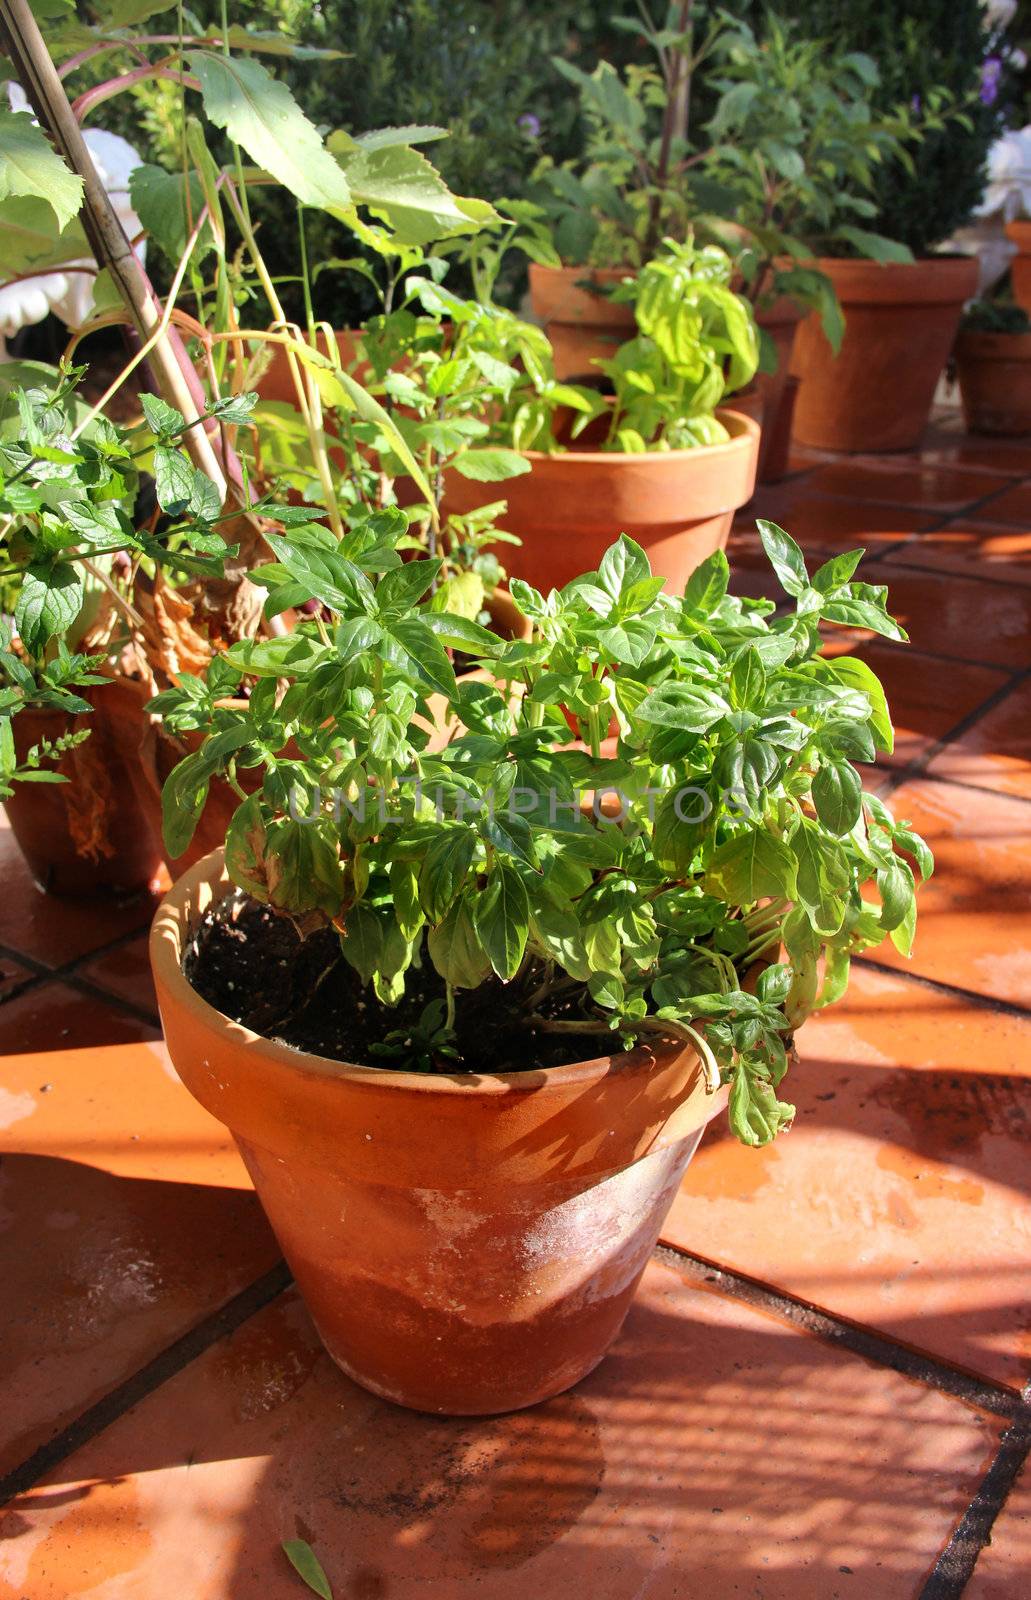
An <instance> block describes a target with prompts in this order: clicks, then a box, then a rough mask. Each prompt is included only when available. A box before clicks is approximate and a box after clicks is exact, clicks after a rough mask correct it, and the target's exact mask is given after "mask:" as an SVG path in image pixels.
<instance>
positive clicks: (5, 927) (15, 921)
mask: <svg viewBox="0 0 1031 1600" xmlns="http://www.w3.org/2000/svg"><path fill="white" fill-rule="evenodd" d="M0 883H2V884H3V893H2V894H0V945H6V946H7V948H8V949H9V950H15V951H20V952H22V953H23V954H25V955H30V956H32V957H33V959H34V960H36V961H41V962H42V963H43V964H44V965H45V966H48V967H62V966H65V965H66V964H67V963H68V962H70V961H77V960H78V959H79V958H80V957H81V956H84V955H89V954H90V953H91V952H92V951H94V950H99V949H100V948H101V947H102V946H103V945H106V944H110V943H111V941H112V940H113V939H118V938H120V937H122V935H124V934H127V933H132V932H133V931H134V930H135V929H137V928H139V929H142V928H146V927H147V926H149V923H150V919H151V917H152V916H153V914H154V908H155V906H156V904H157V900H156V899H155V898H152V897H151V896H149V895H147V894H138V895H133V896H131V897H129V898H128V899H125V900H121V899H118V898H115V897H112V898H111V899H109V900H108V899H105V900H75V899H71V898H69V897H64V896H59V895H50V894H44V893H43V891H42V889H40V888H39V887H38V885H37V884H36V883H35V882H34V881H33V878H32V874H31V873H30V872H29V869H28V867H27V866H26V865H25V860H24V857H23V856H22V853H21V851H20V850H19V849H18V846H17V844H16V843H15V840H14V835H13V834H12V832H11V829H10V826H9V824H8V822H7V818H6V817H5V816H4V814H3V809H2V808H0Z"/></svg>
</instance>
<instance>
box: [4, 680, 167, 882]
mask: <svg viewBox="0 0 1031 1600" xmlns="http://www.w3.org/2000/svg"><path fill="white" fill-rule="evenodd" d="M83 698H84V699H88V700H89V701H90V703H91V704H92V706H93V708H94V709H93V711H92V712H90V713H83V714H82V715H81V716H79V717H74V718H73V717H69V716H68V714H67V713H66V712H63V711H54V710H47V709H37V708H29V709H28V710H26V711H22V712H19V714H18V715H17V716H16V717H15V718H14V720H13V722H12V725H11V726H12V729H13V732H14V743H15V750H16V751H17V754H18V757H19V759H20V760H23V759H24V757H25V755H26V753H27V752H28V750H29V749H31V747H32V746H33V745H35V744H38V743H39V741H40V740H41V739H57V738H59V737H60V736H61V735H62V734H66V733H69V732H71V731H73V730H75V731H77V730H79V729H84V728H88V729H89V735H90V736H89V738H88V739H86V740H84V741H83V743H82V744H80V745H76V746H75V748H74V749H72V750H69V751H68V753H67V754H66V755H64V756H63V757H62V758H61V760H60V761H59V762H58V763H57V766H56V769H54V770H56V771H58V772H61V773H63V774H64V776H65V777H66V778H67V779H68V782H67V783H16V784H15V786H14V793H13V795H12V796H11V797H10V799H9V800H6V801H5V802H4V805H5V809H6V811H7V815H8V818H9V820H10V824H11V831H12V832H13V834H14V836H15V838H16V839H17V841H18V844H19V846H20V848H21V851H22V854H23V855H24V857H25V859H26V861H27V862H28V865H29V869H30V871H31V872H32V875H33V877H34V878H35V879H36V881H37V883H39V885H40V887H41V888H43V889H48V890H51V891H52V892H53V893H55V894H67V895H97V894H125V893H130V892H133V891H135V890H138V889H143V888H146V887H147V885H148V884H151V883H154V882H157V881H159V880H160V878H161V874H162V855H161V848H160V844H159V835H156V834H155V833H154V832H153V830H152V829H151V827H150V826H149V825H148V820H147V817H146V815H145V814H144V813H143V812H142V811H141V808H140V805H139V802H138V799H137V792H136V784H135V765H136V758H137V749H138V730H139V728H140V727H141V725H142V724H143V722H144V721H145V718H144V714H143V706H144V703H145V701H146V699H147V690H146V688H145V686H144V685H143V684H142V683H137V682H135V681H133V680H132V679H130V678H112V679H111V680H110V682H108V683H104V684H98V685H95V686H94V687H91V688H88V689H86V690H84V691H83ZM165 881H166V882H167V879H166V880H165Z"/></svg>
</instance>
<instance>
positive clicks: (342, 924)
mask: <svg viewBox="0 0 1031 1600" xmlns="http://www.w3.org/2000/svg"><path fill="white" fill-rule="evenodd" d="M760 527H761V531H762V538H763V542H764V544H765V546H766V549H767V552H768V554H769V555H770V558H771V560H772V562H773V564H774V567H775V569H776V571H777V573H778V574H779V576H780V578H781V581H782V583H783V584H784V585H785V587H786V590H787V592H788V594H789V595H790V596H791V597H792V598H793V600H794V610H793V611H792V612H791V613H790V614H787V613H785V614H778V612H777V608H776V607H775V605H774V603H773V602H772V601H754V600H741V599H734V598H731V597H730V596H729V595H728V594H727V579H728V568H727V562H726V558H725V556H724V555H723V554H722V552H716V553H714V554H713V555H712V556H711V557H710V558H709V559H708V561H707V562H706V563H705V565H704V567H703V568H701V569H699V571H698V572H697V573H696V574H695V575H694V577H693V578H692V580H691V582H690V584H689V585H688V588H687V591H686V593H685V595H683V596H682V597H681V596H676V597H675V596H672V595H669V594H666V593H664V592H663V591H662V589H661V580H660V579H658V578H657V577H653V576H652V575H651V573H650V570H649V566H648V562H647V558H646V557H645V555H644V552H643V551H642V550H641V548H640V547H639V546H638V545H636V544H635V543H634V542H633V541H632V540H630V539H627V538H625V537H624V538H621V539H620V540H619V541H618V542H617V543H616V544H615V545H614V546H613V547H612V548H611V549H610V550H609V551H607V552H606V553H605V555H604V557H603V559H602V561H601V563H600V565H599V567H598V570H597V571H596V572H591V573H589V574H586V575H585V576H583V577H582V578H580V579H578V580H577V581H575V582H573V583H572V584H570V585H568V586H566V587H565V588H564V589H563V590H561V591H553V592H552V593H550V594H549V595H546V596H545V595H543V594H541V593H540V592H539V591H537V590H535V589H533V588H531V587H530V586H529V585H527V584H523V583H521V582H519V581H518V580H516V581H515V582H514V583H513V594H514V597H515V599H516V601H517V604H518V605H519V606H520V607H521V608H522V610H523V612H524V614H525V616H526V617H527V618H528V620H529V621H530V622H531V623H532V627H533V632H532V636H531V638H530V640H529V641H528V642H517V643H512V644H502V643H501V642H500V641H498V640H497V639H496V638H493V637H492V636H491V635H490V634H489V633H487V632H486V631H485V630H482V629H479V628H478V627H477V625H476V624H474V623H470V622H469V621H468V620H466V619H462V618H458V617H451V616H447V615H444V614H441V613H440V612H436V611H434V610H433V608H432V605H431V604H428V603H427V595H428V593H429V590H430V588H431V585H432V582H433V580H434V578H435V576H436V575H437V572H438V563H437V562H436V561H435V560H420V561H416V562H412V563H407V564H405V565H402V566H394V567H391V568H389V569H388V570H386V571H382V570H381V568H380V560H379V557H378V555H376V554H375V553H374V548H363V547H362V546H361V544H355V545H353V546H352V548H351V551H350V555H349V556H348V557H345V556H343V555H342V554H341V553H340V552H339V550H338V549H337V548H336V546H335V543H334V541H333V538H332V534H331V533H330V531H329V530H328V529H323V530H322V532H321V534H320V533H318V532H317V531H316V530H315V529H314V528H308V529H306V530H304V532H303V534H298V533H297V532H296V531H294V530H288V531H287V532H286V533H284V534H282V535H271V536H270V543H271V544H272V547H273V550H274V552H275V555H276V558H277V559H276V565H275V567H271V568H267V569H263V572H262V576H263V578H265V579H266V580H267V581H268V582H269V583H270V584H271V586H272V592H273V594H275V592H276V591H277V589H279V588H281V587H284V586H290V587H303V588H307V589H308V590H309V592H310V594H311V596H312V598H314V599H316V600H318V602H319V603H320V605H321V606H324V607H325V608H327V611H328V617H327V619H326V620H325V622H323V624H322V625H321V626H319V625H318V624H317V623H315V622H312V621H305V622H302V623H301V624H300V625H299V627H298V629H297V630H296V632H295V634H294V635H293V636H292V637H290V638H284V639H277V640H271V641H267V642H257V643H241V644H239V645H235V646H234V647H233V648H232V650H231V651H230V652H229V654H228V656H227V658H226V660H225V663H224V667H223V666H220V668H219V675H218V677H217V680H216V681H215V682H214V683H212V684H210V685H209V686H208V690H207V694H206V698H205V699H204V702H203V710H204V713H205V720H204V727H203V735H204V737H203V740H202V743H201V744H200V747H199V749H198V750H197V751H196V752H195V753H194V754H193V755H191V756H190V757H188V758H187V759H186V760H185V761H184V762H183V763H182V764H181V766H180V767H179V768H178V769H177V770H176V771H175V772H174V773H173V774H172V776H171V778H170V779H169V782H168V785H167V786H166V810H165V816H166V828H167V830H168V832H169V835H170V837H169V840H168V844H169V849H170V850H172V851H173V852H175V853H177V852H178V851H179V849H180V848H181V846H182V843H183V841H184V839H185V838H186V837H188V834H189V830H190V828H191V827H192V826H193V820H194V818H195V817H196V816H197V815H198V813H199V810H200V807H201V805H202V804H203V795H204V789H205V786H206V784H207V782H208V781H209V780H210V778H211V776H212V775H213V774H218V773H223V774H225V775H226V776H227V777H230V778H234V776H235V775H236V774H238V773H239V772H240V770H241V768H244V767H246V768H249V769H253V770H255V771H256V774H257V777H258V781H259V787H257V788H256V790H255V792H254V793H252V794H251V795H249V796H248V797H246V798H242V799H241V804H240V806H239V809H238V810H237V812H236V815H235V817H234V818H233V821H232V824H231V826H230V828H229V830H228V834H227V838H226V844H225V850H224V852H223V851H218V852H216V853H215V854H213V855H212V856H210V857H208V858H206V859H205V860H204V861H202V862H200V863H198V865H197V866H196V867H194V868H193V869H191V871H190V872H188V873H187V874H186V875H185V876H184V877H183V878H182V879H180V881H179V883H178V884H177V885H176V886H175V888H174V889H173V890H172V892H171V893H170V894H169V895H168V896H167V897H166V900H165V902H164V904H163V906H162V908H161V909H160V911H159V913H158V916H157V918H156V921H155V924H154V929H153V933H152V943H151V950H152V960H153V967H154V974H155V981H156V983H157V989H158V997H159V1003H160V1007H161V1013H162V1018H163V1023H164V1028H165V1034H166V1038H167V1041H168V1047H169V1050H170V1052H171V1056H172V1059H173V1061H174V1062H175V1065H176V1068H177V1070H178V1072H179V1074H180V1075H181V1077H182V1078H183V1081H184V1082H185V1083H186V1085H187V1087H188V1088H189V1089H190V1090H191V1092H192V1093H194V1094H195V1095H196V1096H197V1097H198V1098H199V1099H200V1101H201V1102H202V1104H204V1105H205V1106H206V1107H207V1108H208V1110H210V1111H211V1112H212V1113H213V1114H214V1115H215V1116H216V1117H219V1118H221V1119H222V1120H223V1121H224V1122H225V1123H227V1125H228V1126H229V1127H230V1128H231V1129H232V1131H233V1133H234V1136H235V1138H236V1140H237V1142H238V1144H239V1147H240V1150H241V1152H242V1154H243V1157H244V1159H245V1161H246V1162H247V1165H248V1169H249V1171H250V1173H251V1176H252V1177H253V1179H254V1181H255V1184H256V1187H257V1189H258V1192H259V1195H260V1196H261V1199H262V1203H263V1205H264V1206H265V1208H266V1211H267V1212H268V1215H269V1217H270V1220H271V1222H272V1225H273V1227H274V1228H275V1230H276V1232H277V1235H278V1237H279V1239H280V1242H281V1244H282V1246H283V1249H284V1251H285V1254H286V1256H287V1258H288V1260H289V1261H290V1263H291V1266H292V1268H293V1270H294V1272H295V1274H296V1276H297V1280H298V1283H299V1285H300V1287H301V1290H302V1293H303V1294H304V1295H305V1297H306V1299H307V1302H308V1305H309V1308H310V1309H311V1311H312V1314H313V1316H314V1318H315V1321H316V1323H317V1325H318V1327H319V1330H320V1333H321V1335H322V1338H323V1340H324V1341H325V1343H326V1346H327V1348H328V1350H329V1351H330V1353H331V1355H332V1356H333V1358H334V1359H335V1360H336V1361H337V1362H338V1363H339V1365H340V1366H342V1367H343V1369H344V1370H345V1371H346V1372H347V1373H349V1374H350V1375H351V1376H352V1377H354V1378H356V1379H357V1380H358V1381H359V1382H360V1383H363V1384H364V1385H366V1386H367V1387H368V1388H371V1389H372V1390H373V1391H374V1392H376V1393H378V1394H381V1395H384V1396H386V1397H388V1398H389V1399H391V1400H394V1401H397V1402H399V1403H400V1404H403V1405H408V1406H413V1407H415V1408H416V1409H421V1410H427V1411H439V1412H449V1413H489V1412H497V1411H506V1410H510V1409H512V1408H514V1407H518V1406H524V1405H530V1404H532V1403H534V1402H535V1401H538V1400H541V1399H544V1398H546V1397H547V1396H549V1395H553V1394H556V1393H558V1392H560V1391H561V1390H563V1389H565V1388H567V1387H568V1386H569V1385H570V1384H572V1383H575V1382H576V1381H577V1379H578V1378H580V1377H582V1376H583V1375H584V1374H585V1373H586V1372H588V1371H590V1369H591V1368H592V1367H593V1366H594V1365H595V1364H596V1362H597V1361H598V1360H600V1359H601V1357H602V1355H603V1354H604V1352H605V1349H606V1348H607V1346H608V1344H609V1342H610V1341H611V1340H612V1338H613V1337H614V1336H615V1334H616V1332H617V1331H618V1329H619V1326H620V1324H621V1322H622V1319H623V1316H624V1314H625V1312H626V1309H627V1306H628V1304H629V1301H630V1298H631V1297H632V1295H633V1292H634V1288H635V1286H636V1283H637V1280H638V1278H639V1276H640V1273H641V1271H642V1270H643V1268H644V1265H645V1262H646V1261H647V1258H648V1255H649V1253H650V1251H651V1249H652V1247H653V1245H654V1242H655V1239H656V1236H657V1233H658V1230H659V1227H660V1226H661V1222H662V1219H663V1217H664V1215H665V1212H666V1210H667V1208H668V1206H669V1204H670V1203H671V1201H672V1198H673V1195H674V1193H675V1191H676V1187H677V1184H678V1182H679V1179H680V1175H681V1173H682V1171H683V1169H684V1166H685V1165H686V1162H687V1161H688V1159H689V1157H690V1155H691V1153H692V1151H693V1150H694V1148H695V1145H696V1144H697V1141H698V1138H699V1136H700V1133H701V1130H702V1128H703V1126H704V1124H705V1123H706V1122H707V1121H708V1120H709V1118H710V1117H711V1116H712V1115H713V1114H714V1112H715V1111H716V1110H717V1109H718V1108H719V1107H720V1106H721V1105H722V1103H723V1100H724V1095H725V1093H726V1094H729V1114H730V1123H731V1127H732V1129H733V1131H734V1133H735V1134H736V1135H737V1137H738V1138H740V1139H742V1140H743V1141H744V1142H745V1143H746V1144H752V1145H757V1144H764V1143H766V1142H767V1141H768V1140H769V1139H771V1138H773V1137H774V1135H775V1134H776V1133H777V1132H778V1130H780V1129H782V1128H784V1127H785V1126H787V1125H788V1124H789V1122H790V1120H791V1116H792V1108H791V1107H790V1105H789V1104H787V1103H786V1102H784V1101H782V1100H780V1099H779V1098H778V1090H779V1087H780V1085H781V1082H782V1079H783V1076H784V1072H785V1069H786V1067H787V1064H788V1056H789V1044H790V1036H791V1032H792V1030H793V1029H794V1028H796V1027H797V1026H798V1025H799V1024H800V1023H801V1021H802V1020H803V1019H804V1017H805V1016H806V1015H807V1014H808V1013H809V1012H810V1011H811V1010H812V1009H813V1008H814V1007H815V1006H820V1005H824V1004H828V1003H830V1002H831V1001H833V1000H834V999H835V998H837V997H839V996H840V995H841V994H842V993H843V991H844V988H845V985H846V982H847V975H848V966H849V959H850V956H851V954H852V953H853V952H855V951H857V950H862V949H864V948H868V947H870V946H872V945H875V944H877V943H879V942H880V940H881V939H882V938H884V937H885V935H889V936H890V937H891V938H892V939H893V940H894V942H895V944H896V945H897V946H898V948H899V949H900V950H902V951H908V950H909V948H910V945H911V943H912V937H913V927H914V876H913V871H912V870H911V867H910V865H909V862H910V860H913V861H915V862H916V863H917V864H918V866H919V869H920V871H921V873H922V874H923V875H926V874H927V873H928V872H929V871H930V869H931V862H930V856H929V853H928V851H927V849H926V846H925V845H924V844H923V842H922V841H921V840H920V839H919V838H918V837H917V836H916V835H915V834H914V833H913V832H912V830H911V829H909V828H908V826H907V825H906V824H905V823H899V822H896V821H894V820H893V818H892V816H891V814H890V813H889V811H888V809H887V808H886V807H885V806H884V805H883V804H882V803H881V802H880V801H879V800H877V799H876V798H875V797H873V796H870V795H865V794H864V792H863V790H862V788H861V784H860V778H859V775H858V773H857V772H856V770H855V767H854V766H853V765H852V762H853V760H869V759H871V758H872V757H873V755H874V752H875V749H877V748H880V749H890V746H891V724H890V721H889V719H888V713H887V709H886V706H885V701H884V696H883V693H882V691H881V689H880V686H879V684H878V683H877V680H876V678H875V677H874V675H873V674H872V673H871V671H870V669H869V668H868V667H866V666H865V665H864V664H863V663H862V662H861V661H859V660H858V659H855V658H852V657H849V656H841V657H838V658H836V659H826V658H824V657H822V656H820V655H819V653H818V651H819V648H820V643H821V634H820V625H821V621H824V622H831V623H835V622H837V623H842V624H844V625H846V626H862V627H864V628H871V629H873V630H874V631H876V632H879V633H883V634H887V635H888V636H890V637H893V638H900V637H903V635H902V634H901V630H900V629H899V628H898V627H897V625H896V624H895V623H894V622H893V621H892V620H891V618H890V617H889V615H888V614H887V612H886V610H885V608H884V599H885V596H884V590H883V589H881V588H878V587H876V586H871V585H868V584H863V583H853V582H852V581H851V577H852V573H853V571H854V569H855V566H856V563H857V561H858V559H859V556H860V554H861V552H859V551H853V552H851V553H850V554H848V555H841V556H837V557H835V558H834V559H833V560H832V561H830V562H828V563H826V564H825V565H824V566H823V567H821V568H820V570H819V571H817V572H815V573H814V574H813V575H812V577H811V578H810V576H809V574H808V573H807V571H806V567H805V563H804V561H803V558H802V554H801V552H800V551H799V549H798V547H797V545H795V543H794V542H793V541H792V540H791V539H790V538H789V536H788V535H787V534H785V533H783V532H782V531H781V530H780V529H777V528H775V527H773V526H772V525H771V524H760ZM448 649H462V650H472V651H474V652H475V651H481V652H482V659H483V660H484V663H485V664H486V665H488V666H489V667H490V670H491V673H492V674H493V680H494V681H493V682H485V681H482V680H474V681H469V680H464V681H456V679H455V677H454V674H453V672H452V670H451V666H450V663H449V660H448V654H447V652H448ZM227 668H232V669H233V670H234V671H235V673H236V674H237V675H238V677H239V679H240V680H241V681H250V682H251V684H252V685H253V689H252V693H251V695H250V699H249V701H248V703H247V706H246V708H245V709H231V708H227V707H225V706H224V705H222V704H221V703H220V702H221V697H222V694H223V692H224V688H225V682H224V678H223V677H222V672H223V670H225V669H227ZM430 692H436V693H438V694H441V695H444V696H445V697H446V698H447V699H448V700H449V701H450V703H451V705H452V707H453V710H454V713H455V719H456V731H455V736H454V737H453V738H452V739H451V740H450V742H449V743H448V744H447V745H446V746H445V747H444V748H443V749H438V750H437V751H436V752H435V753H431V752H430V751H429V749H428V743H427V738H426V734H425V730H424V727H423V725H422V723H421V722H420V720H419V708H420V706H421V705H423V704H424V702H425V698H426V696H427V695H428V694H429V693H430ZM171 703H172V695H171V694H170V695H168V696H166V697H165V705H166V707H170V706H171ZM610 716H614V717H615V719H616V721H617V724H618V729H619V735H618V741H617V743H616V746H615V754H614V755H611V756H609V757H608V758H606V757H604V756H603V755H602V736H603V732H604V729H605V726H606V725H607V723H608V721H609V718H610ZM569 719H572V721H573V724H574V727H575V730H576V732H577V734H578V736H579V737H578V741H577V743H576V744H575V745H573V746H571V745H570V743H569V733H570V729H569ZM288 742H293V743H294V744H295V746H296V748H297V751H298V752H299V757H292V758H289V759H284V758H283V757H282V756H281V755H280V754H279V753H278V752H281V751H282V750H283V749H284V747H285V745H286V744H287V743H288ZM606 796H607V797H608V803H606V800H605V797H606Z"/></svg>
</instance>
